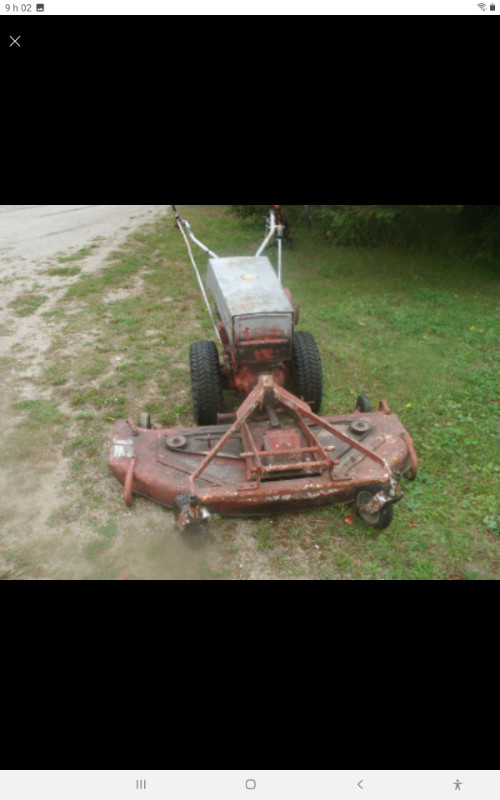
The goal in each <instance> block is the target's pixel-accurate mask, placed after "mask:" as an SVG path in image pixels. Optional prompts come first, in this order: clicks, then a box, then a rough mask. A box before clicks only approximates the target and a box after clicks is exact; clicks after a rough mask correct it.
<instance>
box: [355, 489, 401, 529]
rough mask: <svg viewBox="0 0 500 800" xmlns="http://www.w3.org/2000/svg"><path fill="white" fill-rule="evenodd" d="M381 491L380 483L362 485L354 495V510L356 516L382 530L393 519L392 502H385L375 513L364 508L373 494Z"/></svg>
mask: <svg viewBox="0 0 500 800" xmlns="http://www.w3.org/2000/svg"><path fill="white" fill-rule="evenodd" d="M383 491H384V487H383V486H382V485H381V484H380V483H374V484H372V485H371V486H364V487H363V488H362V489H360V490H359V492H358V493H357V495H356V512H357V514H358V516H360V517H361V519H362V520H363V521H364V522H366V523H367V524H368V525H371V527H372V528H375V530H377V531H383V530H385V529H386V528H388V527H389V525H390V524H391V522H392V520H393V519H394V506H393V505H392V503H387V505H385V506H384V507H383V508H381V509H380V510H379V511H377V512H375V513H370V512H369V511H368V510H366V509H365V506H366V505H367V504H368V503H371V501H372V500H373V498H374V497H375V495H377V494H378V493H379V492H383Z"/></svg>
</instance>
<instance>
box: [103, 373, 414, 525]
mask: <svg viewBox="0 0 500 800" xmlns="http://www.w3.org/2000/svg"><path fill="white" fill-rule="evenodd" d="M233 416H235V419H234V422H233V423H232V424H226V425H224V424H221V425H216V426H211V427H197V428H188V429H184V428H167V429H161V430H147V429H143V428H139V427H137V426H136V425H135V424H134V423H133V422H132V421H130V420H129V421H124V420H120V421H119V422H117V423H116V424H115V426H114V429H113V441H112V445H111V454H110V468H111V471H112V472H113V474H114V475H115V476H116V477H117V478H118V480H119V481H121V483H123V484H124V485H125V501H126V502H127V504H128V505H130V503H131V501H132V495H133V494H134V493H135V494H139V495H142V496H143V497H147V498H150V499H151V500H156V501H157V502H159V503H161V504H162V505H165V506H169V507H172V508H174V509H175V511H176V516H177V519H178V523H179V527H180V529H181V531H185V530H186V529H188V528H190V527H192V528H193V532H194V533H196V534H198V533H199V529H200V526H201V527H202V528H203V530H204V527H205V522H206V520H207V519H208V517H209V515H210V514H211V513H215V514H219V515H220V516H232V517H235V516H257V515H267V514H273V513H279V512H284V511H286V512H292V511H301V510H304V509H307V508H312V507H321V506H326V505H330V504H333V503H350V502H355V503H356V505H357V509H358V511H359V513H360V514H361V516H362V517H363V518H364V519H365V520H366V521H367V522H368V523H369V524H373V525H374V527H380V528H382V527H387V524H389V523H390V521H391V519H392V505H393V504H394V503H396V502H398V501H399V500H400V499H401V498H402V496H403V495H402V494H401V491H400V482H401V477H402V476H403V475H404V474H406V475H407V476H408V477H410V478H414V477H415V476H416V473H417V469H418V462H417V456H416V454H415V449H414V446H413V442H412V439H411V436H410V434H409V433H408V432H407V431H406V429H405V428H404V426H403V425H402V424H401V422H400V421H399V420H398V418H397V417H396V416H395V415H394V414H393V413H392V412H391V411H390V410H389V409H388V408H387V405H386V404H385V403H384V402H382V403H381V405H380V410H379V411H377V412H370V413H362V412H359V411H356V412H354V413H352V414H346V415H340V416H329V417H318V416H316V415H315V414H314V413H313V412H312V411H311V409H310V407H309V406H308V405H307V404H306V403H304V402H302V401H301V400H299V399H298V398H296V397H294V395H292V394H291V393H290V392H288V391H286V390H285V389H283V388H282V387H281V386H279V385H277V384H276V383H275V382H274V380H273V378H272V376H270V375H262V376H260V378H259V382H258V384H257V386H256V387H255V389H254V390H253V391H252V392H251V393H250V395H249V396H248V397H247V398H246V400H245V401H244V402H243V404H242V405H241V406H240V408H239V409H238V411H237V412H236V414H235V415H233ZM388 508H390V512H391V513H390V519H389V514H388V511H387V509H388ZM384 510H385V513H384ZM386 523H387V524H386Z"/></svg>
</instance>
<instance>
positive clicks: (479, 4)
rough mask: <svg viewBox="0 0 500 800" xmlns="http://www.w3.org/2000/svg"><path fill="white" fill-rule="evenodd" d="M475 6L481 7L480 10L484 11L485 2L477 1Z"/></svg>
mask: <svg viewBox="0 0 500 800" xmlns="http://www.w3.org/2000/svg"><path fill="white" fill-rule="evenodd" d="M477 7H478V8H480V9H481V11H486V4H485V3H478V4H477Z"/></svg>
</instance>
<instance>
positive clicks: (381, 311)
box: [18, 205, 500, 580]
mask: <svg viewBox="0 0 500 800" xmlns="http://www.w3.org/2000/svg"><path fill="white" fill-rule="evenodd" d="M179 211H180V213H181V214H182V215H183V216H185V217H186V218H187V219H188V220H189V221H190V222H191V224H192V226H193V230H194V232H195V235H196V236H198V237H199V238H200V239H201V240H202V241H204V242H205V243H206V244H207V245H209V246H210V247H211V248H212V249H213V250H215V252H217V253H218V254H219V255H221V256H224V255H235V254H236V255H239V254H240V255H246V254H248V255H252V254H254V253H255V251H256V249H257V246H258V244H259V243H260V241H261V239H262V235H263V227H260V226H258V225H256V224H255V223H253V222H251V221H239V220H235V219H234V218H232V217H231V216H229V215H228V213H227V212H228V206H213V205H212V206H199V205H198V206H179ZM294 234H295V241H294V245H293V247H292V249H291V250H288V249H286V250H285V253H284V284H285V286H288V287H289V288H290V289H291V291H292V293H293V296H294V299H295V301H296V302H298V303H299V305H300V309H301V322H300V326H299V327H300V329H302V330H308V331H310V332H311V333H313V334H314V335H315V336H316V337H317V339H318V343H319V347H320V350H321V352H322V355H323V362H324V370H325V399H324V404H323V412H324V413H332V414H334V413H346V412H348V411H350V410H352V409H353V407H354V404H355V400H356V397H357V396H358V395H359V394H366V395H368V396H369V397H370V398H371V400H372V402H373V403H374V404H376V403H378V401H379V399H381V398H385V399H386V400H387V401H388V403H389V405H390V407H391V408H392V410H393V411H395V412H396V413H397V414H398V416H399V417H400V418H401V420H402V421H403V422H404V424H405V425H406V426H407V428H408V430H409V431H410V432H411V434H412V436H413V438H414V441H415V445H416V449H417V452H418V454H419V457H420V473H419V476H418V478H417V480H416V481H415V482H414V483H408V484H405V485H404V487H403V488H404V489H405V490H406V491H407V494H406V496H405V498H404V500H403V501H402V502H401V503H400V504H399V505H398V506H397V507H396V508H395V520H394V523H393V524H392V526H391V527H390V528H389V529H388V530H387V531H384V532H382V533H379V532H375V531H373V529H371V528H369V527H368V526H366V525H365V524H364V523H362V522H361V521H360V520H358V519H355V520H354V522H353V524H348V522H347V521H346V519H347V518H348V515H349V510H348V509H346V508H345V507H335V508H330V509H325V510H320V511H312V512H305V513H302V514H297V515H293V516H291V515H288V516H286V515H285V516H280V517H275V518H267V519H262V520H255V521H254V520H252V521H249V522H248V523H245V526H246V527H245V536H246V537H250V538H251V539H252V541H253V543H254V545H255V550H254V552H255V557H256V558H258V560H259V561H260V562H261V563H263V564H265V568H266V569H265V570H264V572H265V571H266V570H267V574H268V575H273V576H275V577H277V578H283V579H323V580H338V579H356V580H360V579H381V580H416V579H419V580H425V579H445V580H448V579H498V578H500V508H499V494H500V492H499V484H500V480H499V479H500V462H499V460H498V453H499V436H498V433H499V432H498V410H499V405H498V404H499V402H500V390H499V388H498V355H499V336H498V325H499V320H500V297H499V292H498V290H499V281H498V276H497V274H495V272H494V271H493V269H492V267H491V265H489V264H488V263H484V262H482V261H476V260H474V259H473V258H472V257H469V256H463V255H462V256H459V255H452V254H451V253H448V254H442V253H440V254H436V253H435V254H423V253H416V252H405V251H396V250H384V249H367V248H363V249H357V248H353V247H351V248H346V247H336V246H335V245H332V244H328V243H326V242H325V241H324V240H323V238H322V236H321V235H320V234H319V232H314V231H313V233H308V232H306V231H305V230H304V231H301V230H298V231H295V232H294ZM270 256H271V259H274V258H275V254H274V253H273V251H272V250H271V251H270ZM77 257H78V258H81V257H82V256H81V253H78V254H76V255H75V258H77ZM196 258H197V261H198V263H199V264H200V267H201V268H202V270H203V271H204V269H205V266H206V257H205V256H204V255H203V254H202V253H201V252H200V253H198V254H197V255H196ZM60 260H61V261H62V259H60ZM71 260H72V258H71V257H69V258H66V259H64V261H71ZM33 302H34V301H33ZM37 302H39V301H38V300H37ZM42 312H43V309H42ZM18 313H24V310H23V308H20V309H19V311H18ZM51 318H52V319H53V320H54V321H57V323H58V324H59V325H60V326H61V327H60V333H59V335H57V336H56V337H55V338H54V341H53V345H52V351H51V356H52V357H51V359H50V366H47V369H46V371H45V374H44V378H43V388H44V390H45V391H46V392H47V391H49V390H50V402H47V403H45V404H44V408H45V412H46V416H47V419H48V423H47V424H49V425H50V424H53V425H54V426H60V418H59V416H58V411H57V408H58V404H62V405H63V406H64V408H65V409H66V412H65V413H67V414H69V415H70V418H71V438H70V439H69V440H68V441H66V443H65V444H64V445H61V447H64V452H65V455H66V456H68V457H69V458H70V460H71V468H72V478H70V480H73V481H74V484H73V487H76V486H78V491H79V492H80V496H79V497H80V499H79V501H78V502H79V503H80V506H79V508H80V513H91V511H92V508H93V505H92V504H94V506H96V507H98V506H101V508H102V507H104V512H105V513H104V522H102V521H101V524H100V525H98V523H97V522H96V530H97V532H98V533H99V537H100V538H98V539H97V540H96V544H95V546H94V547H90V548H89V547H88V546H87V556H88V557H92V558H95V559H97V560H99V559H105V558H106V557H107V555H106V554H107V553H108V552H109V550H110V548H112V547H113V539H114V537H115V535H116V533H117V529H116V520H115V517H114V514H113V511H112V508H111V506H109V507H108V506H107V505H106V504H107V503H108V500H107V498H106V497H104V494H102V493H101V494H100V492H101V490H100V488H99V483H98V482H96V474H97V471H99V470H100V471H102V470H103V469H105V468H106V467H105V461H106V458H107V444H108V440H109V434H110V429H111V426H112V423H113V421H114V420H115V419H117V418H119V417H128V416H132V417H135V418H137V417H138V414H139V412H140V411H141V410H143V409H147V410H148V411H149V412H150V413H151V415H152V418H153V422H154V423H157V424H162V425H167V424H168V425H175V424H180V425H192V424H193V416H192V410H191V397H190V380H189V369H188V351H189V344H190V342H191V341H194V340H197V339H202V338H212V331H211V325H210V320H209V317H208V314H207V312H206V310H205V308H204V305H203V301H202V299H201V296H200V293H199V289H198V286H197V283H196V279H195V276H194V275H193V273H192V269H191V265H190V263H189V260H188V257H187V253H186V251H185V247H184V243H183V241H182V238H181V236H180V234H179V233H178V232H177V231H175V229H174V227H173V222H172V220H171V219H170V220H167V219H164V220H163V221H162V222H160V223H158V224H156V225H154V226H150V227H149V228H148V229H147V230H144V231H143V232H140V233H138V234H135V235H133V236H132V237H131V238H130V239H129V241H128V243H127V244H126V245H125V246H124V247H123V249H122V250H120V251H119V252H116V253H115V254H113V255H112V257H111V258H110V260H109V261H108V262H107V263H106V264H104V265H103V268H102V270H100V271H98V272H94V273H92V274H82V275H80V276H78V277H77V276H75V277H74V280H73V282H72V283H71V285H69V287H68V289H67V291H66V294H65V295H64V297H62V298H61V300H60V302H59V304H58V306H57V309H56V310H55V311H52V312H51ZM71 343H74V346H71ZM54 404H55V405H54ZM68 409H69V411H68ZM33 411H34V408H33V407H30V406H29V405H26V404H25V406H24V407H22V405H20V407H19V413H20V414H24V415H26V416H27V417H28V418H30V415H31V418H32V417H33ZM121 492H122V489H121V487H120V486H119V485H118V483H117V484H116V494H117V497H118V496H120V497H121ZM68 495H69V496H70V497H73V498H74V488H73V489H71V491H69V492H68ZM82 497H85V503H83V501H82V499H81V498H82ZM71 502H72V503H73V507H74V508H76V505H77V500H75V499H73V500H72V501H71ZM70 505H71V504H70ZM74 508H73V511H71V509H70V507H69V506H68V509H67V510H66V511H65V514H66V515H67V516H68V519H70V518H71V514H72V513H77V512H75V511H74ZM141 508H143V506H141ZM89 509H90V511H89ZM218 524H219V523H217V524H216V527H217V525H218ZM238 524H239V523H236V522H234V521H231V520H229V521H223V522H221V523H220V525H221V531H222V533H221V537H220V540H219V543H218V545H216V546H217V547H218V548H219V550H218V554H217V557H216V558H211V557H210V556H207V561H206V562H205V563H203V564H201V565H199V566H198V567H196V570H197V571H196V570H195V573H196V574H194V573H193V575H192V577H196V578H199V577H202V578H204V579H230V578H235V577H242V575H241V574H240V573H238V574H237V571H236V569H235V564H236V563H237V562H238V561H239V560H241V559H240V551H241V549H242V543H241V540H240V539H235V538H234V536H233V531H234V530H235V526H237V525H238ZM215 533H216V537H217V530H216V532H215ZM250 576H251V569H250V568H248V575H247V577H250ZM243 577H244V576H243Z"/></svg>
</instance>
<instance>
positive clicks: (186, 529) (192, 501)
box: [173, 494, 210, 550]
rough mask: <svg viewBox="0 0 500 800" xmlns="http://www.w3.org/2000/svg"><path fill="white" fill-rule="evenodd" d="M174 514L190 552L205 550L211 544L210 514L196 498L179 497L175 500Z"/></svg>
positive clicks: (186, 495) (184, 495)
mask: <svg viewBox="0 0 500 800" xmlns="http://www.w3.org/2000/svg"><path fill="white" fill-rule="evenodd" d="M173 507H174V514H175V519H176V523H177V529H178V531H179V533H180V535H181V539H182V541H183V542H184V544H185V545H186V547H188V548H189V549H190V550H203V549H204V548H205V547H206V545H207V544H208V542H209V539H210V533H209V523H210V514H209V513H208V511H207V509H206V508H203V506H201V505H200V503H199V500H198V499H197V498H196V497H192V496H190V495H189V494H183V495H179V496H178V497H176V498H175V500H174V505H173Z"/></svg>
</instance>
